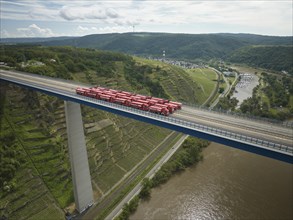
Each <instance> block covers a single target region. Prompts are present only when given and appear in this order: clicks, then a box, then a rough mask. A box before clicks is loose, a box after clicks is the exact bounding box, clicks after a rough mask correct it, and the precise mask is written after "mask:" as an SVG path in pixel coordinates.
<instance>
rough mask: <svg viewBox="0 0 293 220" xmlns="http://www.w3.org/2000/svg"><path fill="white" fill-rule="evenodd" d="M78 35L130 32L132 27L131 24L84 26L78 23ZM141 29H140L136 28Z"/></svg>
mask: <svg viewBox="0 0 293 220" xmlns="http://www.w3.org/2000/svg"><path fill="white" fill-rule="evenodd" d="M76 30H77V32H78V35H88V34H104V33H114V32H116V33H117V32H118V33H123V32H131V31H132V30H133V29H132V27H131V26H118V25H115V26H105V27H99V28H98V27H86V26H81V25H79V26H78V27H77V28H76ZM137 31H142V30H137Z"/></svg>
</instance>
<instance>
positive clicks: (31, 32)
mask: <svg viewBox="0 0 293 220" xmlns="http://www.w3.org/2000/svg"><path fill="white" fill-rule="evenodd" d="M17 32H18V33H19V34H20V35H21V36H23V37H54V36H56V34H54V33H53V31H52V30H51V29H50V28H40V27H39V26H37V25H36V24H31V25H29V26H28V27H25V28H17Z"/></svg>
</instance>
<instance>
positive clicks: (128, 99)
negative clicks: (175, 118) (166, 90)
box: [76, 86, 182, 116]
mask: <svg viewBox="0 0 293 220" xmlns="http://www.w3.org/2000/svg"><path fill="white" fill-rule="evenodd" d="M76 93H77V94H79V95H82V96H87V97H91V98H95V99H99V100H104V101H107V102H112V103H116V104H120V105H124V106H128V107H132V108H136V109H140V110H143V111H150V112H153V113H157V114H161V115H164V116H168V115H169V114H172V113H173V112H174V111H176V110H179V109H181V107H182V103H179V102H172V101H170V100H167V99H162V98H156V97H151V96H145V95H139V94H134V93H131V92H125V91H121V90H115V89H108V88H103V87H99V86H96V87H92V88H82V87H78V88H76Z"/></svg>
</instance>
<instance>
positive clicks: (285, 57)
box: [229, 46, 293, 74]
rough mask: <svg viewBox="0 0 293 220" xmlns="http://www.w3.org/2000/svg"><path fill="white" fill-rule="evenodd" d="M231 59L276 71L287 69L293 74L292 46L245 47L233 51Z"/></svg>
mask: <svg viewBox="0 0 293 220" xmlns="http://www.w3.org/2000/svg"><path fill="white" fill-rule="evenodd" d="M229 60H230V61H231V62H235V63H245V64H248V65H250V66H255V67H261V68H265V69H271V70H276V71H282V70H285V71H287V72H288V73H291V74H293V47H292V46H249V47H244V48H240V49H239V50H236V51H235V52H233V53H232V55H231V56H230V57H229Z"/></svg>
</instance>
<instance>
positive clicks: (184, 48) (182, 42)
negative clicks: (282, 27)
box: [1, 33, 293, 59]
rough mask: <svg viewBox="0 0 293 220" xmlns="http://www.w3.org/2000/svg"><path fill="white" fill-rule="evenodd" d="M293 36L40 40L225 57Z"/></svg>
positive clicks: (190, 56)
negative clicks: (248, 47) (243, 48)
mask: <svg viewBox="0 0 293 220" xmlns="http://www.w3.org/2000/svg"><path fill="white" fill-rule="evenodd" d="M292 40H293V38H292V37H275V36H262V35H253V34H171V33H123V34H119V33H113V34H94V35H87V36H83V37H77V38H69V39H60V40H57V39H54V40H52V39H48V40H47V42H40V41H39V43H41V44H42V45H46V46H57V45H58V46H64V45H67V46H75V47H85V48H95V49H102V50H111V51H119V52H123V53H128V54H137V55H153V56H161V55H162V51H163V50H165V51H166V57H170V58H186V59H197V58H204V59H210V58H225V57H227V56H228V55H230V54H231V52H233V51H235V50H236V49H239V48H241V47H244V46H250V45H292ZM1 42H2V43H5V42H6V43H9V40H8V39H2V40H1ZM19 42H22V41H21V40H20V41H19ZM12 43H16V42H15V41H13V42H12Z"/></svg>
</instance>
